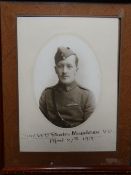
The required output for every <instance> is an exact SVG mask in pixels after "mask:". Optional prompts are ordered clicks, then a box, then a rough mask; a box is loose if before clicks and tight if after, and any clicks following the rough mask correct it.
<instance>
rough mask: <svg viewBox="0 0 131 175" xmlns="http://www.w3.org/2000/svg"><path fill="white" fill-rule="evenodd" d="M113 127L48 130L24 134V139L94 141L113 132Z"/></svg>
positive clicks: (53, 142) (53, 141)
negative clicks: (61, 130)
mask: <svg viewBox="0 0 131 175" xmlns="http://www.w3.org/2000/svg"><path fill="white" fill-rule="evenodd" d="M112 132H113V131H112V129H103V130H84V131H77V130H72V131H70V132H47V133H45V132H44V133H42V132H41V133H33V134H23V135H21V138H22V139H44V141H45V140H46V142H48V143H49V144H62V143H69V144H72V143H82V142H94V141H95V139H96V138H98V137H102V136H109V135H110V134H112Z"/></svg>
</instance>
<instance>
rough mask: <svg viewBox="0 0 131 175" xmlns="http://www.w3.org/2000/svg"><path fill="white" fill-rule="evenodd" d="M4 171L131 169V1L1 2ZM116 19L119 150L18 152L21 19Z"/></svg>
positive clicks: (0, 129)
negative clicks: (128, 2)
mask: <svg viewBox="0 0 131 175" xmlns="http://www.w3.org/2000/svg"><path fill="white" fill-rule="evenodd" d="M0 5H1V6H0V7H1V60H0V66H1V76H0V78H1V79H0V82H1V87H0V97H1V98H0V99H1V100H0V113H1V116H0V154H1V155H2V156H0V167H1V169H0V171H1V173H10V174H12V173H20V172H21V173H23V172H24V173H34V174H35V173H49V174H53V173H54V174H56V173H59V174H60V173H61V174H76V173H78V174H83V173H87V174H90V173H93V174H97V173H98V174H99V173H101V174H102V173H112V174H113V173H118V174H119V173H126V172H131V167H130V162H131V148H130V147H131V144H130V143H131V141H130V136H131V134H130V131H131V129H130V128H131V117H130V114H131V105H130V104H131V93H130V87H131V61H130V56H131V53H130V43H131V23H130V21H131V5H130V4H97V3H96V4H95V3H90V4H88V3H73V2H72V3H62V2H58V3H53V2H52V3H48V2H46V3H35V2H31V3H26V2H1V4H0ZM18 16H35V17H37V16H48V17H50V16H55V17H60V16H64V17H65V16H66V17H70V16H73V17H77V16H79V17H105V18H106V17H109V18H111V17H116V18H118V19H119V21H120V26H119V65H118V67H119V69H118V88H119V90H118V92H119V93H118V116H117V117H118V118H117V119H118V121H117V149H116V151H110V152H108V151H105V152H42V153H41V152H20V151H19V102H18V98H19V90H18V53H17V51H18V50H17V22H16V20H17V17H18Z"/></svg>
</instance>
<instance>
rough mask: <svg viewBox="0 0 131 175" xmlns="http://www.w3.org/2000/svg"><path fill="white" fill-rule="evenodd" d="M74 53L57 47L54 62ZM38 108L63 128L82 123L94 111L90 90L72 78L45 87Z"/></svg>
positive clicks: (68, 49) (67, 48)
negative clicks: (69, 80)
mask: <svg viewBox="0 0 131 175" xmlns="http://www.w3.org/2000/svg"><path fill="white" fill-rule="evenodd" d="M71 55H75V58H76V60H75V61H76V67H77V64H78V57H77V55H76V54H75V53H74V52H73V51H72V50H71V49H70V48H69V47H59V48H58V50H57V52H56V54H55V64H56V65H57V63H58V62H59V61H61V60H65V59H67V58H68V57H70V56H71ZM39 108H40V110H41V112H42V113H43V114H44V115H45V117H46V118H47V119H48V120H49V121H51V122H52V123H53V124H55V125H56V126H59V127H63V128H72V127H75V126H78V125H79V124H81V123H83V122H84V121H85V120H87V118H89V116H90V115H91V113H92V112H93V111H94V108H95V103H94V96H93V94H92V92H91V91H90V90H88V89H85V88H83V87H81V86H79V85H78V84H77V83H76V81H75V80H74V81H73V82H71V83H70V84H63V83H62V82H61V81H60V80H59V82H58V83H57V84H56V85H55V86H53V87H48V88H46V89H45V90H44V91H43V92H42V94H41V97H40V101H39Z"/></svg>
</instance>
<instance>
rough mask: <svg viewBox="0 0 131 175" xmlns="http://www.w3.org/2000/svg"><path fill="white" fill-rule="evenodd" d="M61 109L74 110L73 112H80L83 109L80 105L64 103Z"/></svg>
mask: <svg viewBox="0 0 131 175" xmlns="http://www.w3.org/2000/svg"><path fill="white" fill-rule="evenodd" d="M62 108H63V109H65V110H67V111H74V112H75V113H78V114H82V113H83V110H82V108H81V106H80V105H69V104H68V105H65V106H63V107H62Z"/></svg>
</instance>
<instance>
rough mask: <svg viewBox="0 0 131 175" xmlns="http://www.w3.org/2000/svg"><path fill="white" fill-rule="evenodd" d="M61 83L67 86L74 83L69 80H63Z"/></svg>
mask: <svg viewBox="0 0 131 175" xmlns="http://www.w3.org/2000/svg"><path fill="white" fill-rule="evenodd" d="M61 83H63V84H65V85H68V84H71V83H72V81H70V80H67V79H64V80H63V79H62V80H61Z"/></svg>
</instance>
